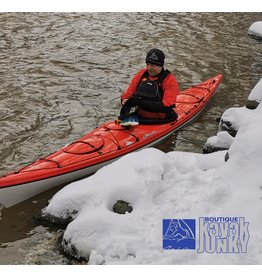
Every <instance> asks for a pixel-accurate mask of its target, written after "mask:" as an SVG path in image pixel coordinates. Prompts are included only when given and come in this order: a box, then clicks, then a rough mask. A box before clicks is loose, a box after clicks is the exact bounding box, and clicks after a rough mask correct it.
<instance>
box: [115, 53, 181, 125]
mask: <svg viewBox="0 0 262 276" xmlns="http://www.w3.org/2000/svg"><path fill="white" fill-rule="evenodd" d="M164 61H165V55H164V53H163V52H162V51H161V50H159V49H155V48H154V49H151V50H150V51H149V52H148V53H147V55H146V65H147V67H146V68H145V69H142V70H140V71H139V72H138V73H137V74H136V75H135V76H134V78H133V79H132V81H131V83H130V85H129V87H128V89H127V90H126V92H125V93H124V94H123V95H122V96H121V103H122V105H123V107H122V109H121V111H120V116H119V119H120V120H121V122H120V124H121V125H136V124H138V122H139V123H142V124H158V123H165V122H170V121H174V120H175V119H176V118H177V114H176V113H175V111H174V107H175V102H176V97H177V95H178V91H179V90H178V84H177V81H176V79H175V77H174V76H173V75H172V74H171V72H170V71H168V70H165V69H164V67H163V66H164ZM132 107H136V111H135V112H134V113H133V114H129V113H130V110H131V108H132ZM133 115H135V116H133Z"/></svg>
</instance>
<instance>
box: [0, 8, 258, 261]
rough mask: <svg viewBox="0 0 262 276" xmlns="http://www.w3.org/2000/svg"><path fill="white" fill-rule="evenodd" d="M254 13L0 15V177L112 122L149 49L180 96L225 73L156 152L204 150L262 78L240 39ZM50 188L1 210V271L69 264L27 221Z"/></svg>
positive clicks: (253, 49)
mask: <svg viewBox="0 0 262 276" xmlns="http://www.w3.org/2000/svg"><path fill="white" fill-rule="evenodd" d="M261 18H262V14H261V13H2V14H0V174H1V175H2V174H4V173H7V172H10V171H12V170H15V169H18V168H20V167H22V166H24V165H26V164H28V163H31V162H32V161H34V160H36V159H38V158H40V157H42V156H45V155H48V154H50V153H51V152H53V151H55V150H58V149H59V148H61V147H62V146H64V145H66V144H69V143H71V142H72V141H74V140H76V139H78V138H80V137H81V136H83V135H84V134H86V133H87V132H88V131H90V130H92V129H94V128H95V127H96V126H98V125H100V124H101V123H103V122H106V121H108V120H111V119H114V118H115V117H116V116H117V114H118V111H119V108H120V105H119V97H120V94H121V93H122V92H123V91H124V90H125V89H126V87H127V85H128V84H129V82H130V78H131V77H132V76H133V75H134V74H135V73H136V72H137V71H138V70H139V69H140V68H141V67H143V66H144V65H145V64H144V60H145V54H146V52H147V51H148V50H149V49H150V48H152V47H158V48H161V49H163V50H164V52H165V54H166V65H165V67H166V68H168V69H169V70H170V71H172V72H173V73H174V74H175V75H176V77H177V80H178V82H179V84H180V89H181V90H182V89H184V88H187V87H189V86H191V85H193V84H196V83H198V82H200V81H204V80H206V79H208V78H210V77H212V76H215V75H217V74H219V73H222V74H223V76H224V78H223V81H222V83H221V85H220V88H219V92H218V93H217V94H216V95H215V97H214V99H213V100H212V102H211V103H210V105H209V107H208V108H207V110H206V112H205V113H204V114H203V116H202V117H200V118H199V119H198V120H197V121H196V122H195V123H193V124H192V125H190V126H187V127H185V128H184V129H183V130H182V131H180V132H179V134H178V135H177V137H171V138H170V139H169V140H168V141H166V142H165V143H163V144H162V145H160V146H159V147H158V148H160V149H162V150H164V151H170V150H181V151H193V152H202V147H203V144H204V143H205V141H206V139H207V138H208V137H210V136H213V135H215V134H216V132H217V123H216V118H217V117H219V116H221V114H222V113H223V111H224V110H225V109H227V108H229V107H232V106H243V105H244V104H245V102H246V99H247V96H248V94H249V93H250V91H251V89H252V88H253V87H254V85H255V84H256V83H257V82H258V80H259V79H260V78H261V75H262V63H261V60H262V44H261V42H260V41H257V40H254V39H252V38H251V37H249V36H248V35H247V30H248V28H249V26H250V25H251V24H252V23H253V22H255V21H261ZM56 191H57V189H54V190H51V191H48V192H46V193H43V194H40V195H38V196H36V197H35V198H33V199H30V200H27V201H25V202H23V203H21V204H18V205H16V206H13V207H11V208H8V209H3V208H1V207H0V264H9V263H12V264H14V263H18V264H63V263H70V261H69V260H68V259H67V258H65V257H64V256H63V255H62V254H60V252H59V251H58V247H57V236H58V235H59V233H57V232H50V231H48V229H47V228H45V227H42V226H36V225H35V224H34V223H32V216H33V215H34V214H35V213H36V212H37V211H38V210H40V209H41V208H43V206H45V204H46V203H47V200H49V199H50V198H51V197H52V195H53V194H54V193H55V192H56Z"/></svg>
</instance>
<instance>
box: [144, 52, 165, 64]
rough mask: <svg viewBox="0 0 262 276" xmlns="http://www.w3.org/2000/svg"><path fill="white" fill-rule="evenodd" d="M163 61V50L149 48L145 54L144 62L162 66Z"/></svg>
mask: <svg viewBox="0 0 262 276" xmlns="http://www.w3.org/2000/svg"><path fill="white" fill-rule="evenodd" d="M164 61H165V54H164V53H163V51H161V50H159V49H156V48H154V49H151V50H150V51H149V52H148V53H147V55H146V63H152V64H155V65H157V66H162V67H163V65H164Z"/></svg>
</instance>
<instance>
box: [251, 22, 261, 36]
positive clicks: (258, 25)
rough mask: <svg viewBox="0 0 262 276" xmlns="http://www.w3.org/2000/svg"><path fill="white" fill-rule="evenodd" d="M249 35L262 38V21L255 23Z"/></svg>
mask: <svg viewBox="0 0 262 276" xmlns="http://www.w3.org/2000/svg"><path fill="white" fill-rule="evenodd" d="M248 34H250V35H254V36H257V37H262V21H257V22H254V23H253V24H252V25H251V26H250V27H249V29H248Z"/></svg>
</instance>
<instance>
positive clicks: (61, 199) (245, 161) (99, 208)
mask: <svg viewBox="0 0 262 276" xmlns="http://www.w3.org/2000/svg"><path fill="white" fill-rule="evenodd" d="M232 110H234V111H232ZM222 118H224V120H228V121H229V119H230V120H231V122H232V123H234V124H235V125H236V126H237V129H238V131H237V134H236V137H235V138H233V137H227V138H223V137H222V138H221V137H220V141H221V140H222V141H224V140H225V141H227V142H228V145H227V146H229V150H228V155H229V159H228V160H227V161H225V155H226V153H227V151H219V152H214V153H211V154H206V155H202V154H196V153H187V152H176V151H174V152H170V153H163V152H161V151H159V150H157V149H152V148H151V149H145V150H142V151H140V152H136V153H131V154H129V155H126V156H124V157H122V158H121V159H119V160H118V161H116V162H114V163H113V164H111V165H109V166H106V167H104V168H103V169H101V170H100V171H98V172H97V173H96V174H95V175H93V176H91V177H89V178H86V179H83V180H81V181H78V182H75V183H72V184H71V185H69V186H67V187H65V188H64V189H62V190H61V191H60V192H58V193H57V194H56V195H55V196H54V197H53V198H52V200H51V201H50V203H49V205H48V206H47V208H46V210H45V214H46V215H51V216H54V217H58V218H64V219H66V218H68V216H70V217H72V218H74V220H73V221H72V222H71V223H69V225H68V227H67V229H66V231H65V233H64V238H63V247H64V249H65V250H66V251H67V252H68V253H70V254H72V255H74V256H77V257H85V258H87V259H88V258H89V264H262V261H261V260H262V232H261V230H262V221H261V217H262V205H261V198H262V189H261V179H262V170H261V166H262V143H261V138H260V137H262V124H261V122H262V104H259V105H258V107H257V108H256V109H252V110H251V109H247V108H245V107H244V108H234V109H231V111H229V110H227V111H226V112H225V113H224V114H223V116H222ZM220 135H221V134H220ZM223 135H228V134H225V133H224V134H222V136H223ZM222 144H223V143H222ZM117 200H124V201H126V202H129V203H130V205H131V206H132V208H133V211H132V212H131V213H126V214H116V213H114V212H113V205H114V203H115V202H116V201H117ZM214 216H215V217H244V218H245V219H246V221H248V222H249V229H248V231H249V234H250V238H249V241H248V245H247V252H246V253H238V254H237V253H233V254H232V253H231V254H227V253H225V252H224V253H213V254H208V253H198V252H197V251H196V250H195V251H192V250H166V249H163V248H162V234H163V233H162V220H163V219H187V218H199V217H214ZM198 239H199V238H198V237H196V243H197V244H198V242H199V240H198Z"/></svg>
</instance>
